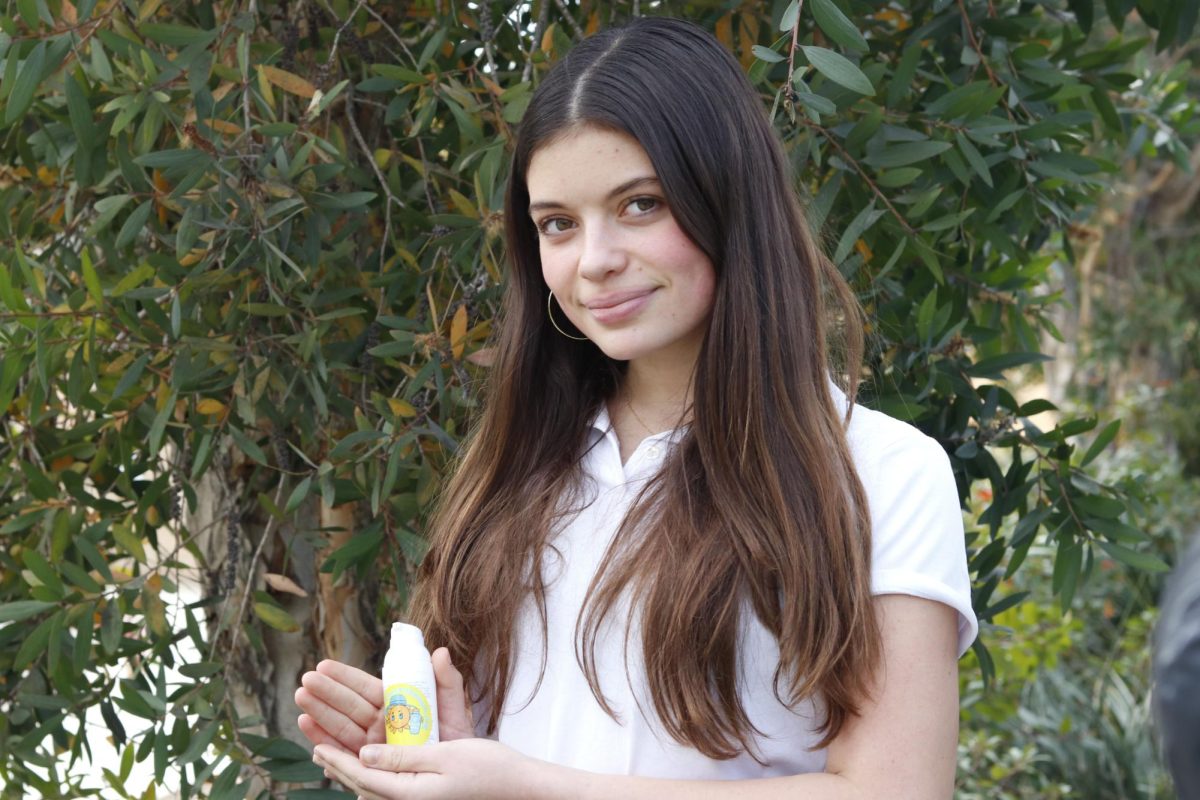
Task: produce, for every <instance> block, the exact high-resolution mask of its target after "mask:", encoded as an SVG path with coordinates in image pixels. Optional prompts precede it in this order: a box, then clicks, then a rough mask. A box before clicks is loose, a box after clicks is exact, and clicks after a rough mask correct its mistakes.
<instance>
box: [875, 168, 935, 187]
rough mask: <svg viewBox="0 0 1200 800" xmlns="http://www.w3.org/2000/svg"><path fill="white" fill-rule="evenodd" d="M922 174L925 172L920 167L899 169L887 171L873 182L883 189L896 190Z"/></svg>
mask: <svg viewBox="0 0 1200 800" xmlns="http://www.w3.org/2000/svg"><path fill="white" fill-rule="evenodd" d="M923 174H925V171H924V170H923V169H921V168H920V167H899V168H898V169H889V170H888V171H887V172H885V173H883V174H882V175H880V176H879V177H878V178H876V179H875V182H876V183H878V184H879V185H880V186H882V187H884V188H885V189H897V188H899V187H901V186H907V185H908V184H910V183H912V182H913V181H915V180H916V179H917V178H919V177H921V176H922V175H923Z"/></svg>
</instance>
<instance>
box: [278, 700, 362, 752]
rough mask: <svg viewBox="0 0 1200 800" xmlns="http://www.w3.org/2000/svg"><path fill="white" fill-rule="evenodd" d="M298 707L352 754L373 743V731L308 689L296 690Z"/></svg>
mask: <svg viewBox="0 0 1200 800" xmlns="http://www.w3.org/2000/svg"><path fill="white" fill-rule="evenodd" d="M296 705H297V706H299V707H300V710H301V711H303V712H304V713H305V714H306V715H308V717H310V718H311V719H312V721H313V723H314V724H316V725H317V726H318V727H320V728H321V730H322V731H324V732H325V733H327V734H329V735H330V736H332V737H333V738H334V740H336V741H337V742H338V743H339V744H340V745H341V746H342V747H343V748H344V749H346V750H349V751H350V752H352V753H356V752H358V750H359V748H360V747H362V746H363V745H365V744H368V743H369V742H370V741H371V735H372V733H371V731H369V730H366V729H364V728H363V726H361V725H359V724H358V723H357V722H355V721H354V720H352V719H350V718H349V717H348V716H346V715H345V714H344V713H342V712H341V711H340V710H338V709H336V708H334V707H332V706H330V705H329V704H328V703H326V702H325V701H324V700H322V699H321V698H319V697H317V696H316V695H315V694H313V693H312V692H310V691H308V689H305V688H300V689H297V690H296ZM377 741H378V740H377ZM314 744H317V742H314Z"/></svg>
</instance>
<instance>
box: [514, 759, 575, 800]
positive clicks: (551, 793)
mask: <svg viewBox="0 0 1200 800" xmlns="http://www.w3.org/2000/svg"><path fill="white" fill-rule="evenodd" d="M528 763H529V769H528V770H527V771H526V774H527V776H528V779H527V780H525V781H523V782H522V783H523V786H522V787H521V791H520V793H519V795H518V797H519V798H520V800H565V799H566V798H571V800H576V798H579V799H582V798H583V797H585V795H586V791H585V788H586V787H585V784H586V780H585V778H586V777H587V775H588V774H587V773H585V772H582V771H580V770H577V769H572V768H570V767H564V766H562V765H561V764H553V763H551V762H549V761H541V760H538V759H535V758H530V759H529V760H528Z"/></svg>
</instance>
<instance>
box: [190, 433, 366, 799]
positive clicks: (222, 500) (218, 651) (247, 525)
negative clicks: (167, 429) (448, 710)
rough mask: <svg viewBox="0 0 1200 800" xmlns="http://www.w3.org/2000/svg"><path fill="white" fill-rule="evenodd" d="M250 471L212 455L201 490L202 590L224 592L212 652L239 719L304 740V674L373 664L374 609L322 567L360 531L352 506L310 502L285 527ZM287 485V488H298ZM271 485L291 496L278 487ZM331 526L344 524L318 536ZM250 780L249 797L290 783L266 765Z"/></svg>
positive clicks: (273, 492)
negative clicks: (267, 613)
mask: <svg viewBox="0 0 1200 800" xmlns="http://www.w3.org/2000/svg"><path fill="white" fill-rule="evenodd" d="M237 457H238V456H237V455H236V454H235V456H234V458H235V459H237ZM251 476H252V470H251V469H250V465H248V464H246V463H242V462H240V461H237V460H235V461H233V462H230V461H229V460H226V461H224V462H219V461H218V460H216V459H215V460H214V464H213V466H212V467H211V468H210V469H209V470H208V472H207V473H206V474H205V475H204V476H202V477H201V478H200V480H199V481H198V482H197V484H196V485H195V487H194V488H195V491H196V497H197V501H198V502H197V505H196V511H195V512H194V513H192V514H189V515H188V518H187V525H188V529H189V530H192V531H199V532H200V534H199V535H198V536H197V545H198V547H199V548H200V550H201V552H202V553H203V555H204V559H205V562H204V563H205V567H204V568H203V569H202V570H201V574H202V584H203V585H202V587H201V588H202V591H203V592H204V594H205V596H209V597H214V596H216V597H221V598H222V600H221V602H219V603H216V604H214V605H213V606H212V607H211V610H210V617H209V619H208V633H209V637H210V641H209V648H210V650H209V653H210V655H213V656H215V657H216V659H217V660H222V661H224V662H225V663H226V664H227V665H228V666H227V669H226V672H225V677H226V681H227V685H228V697H229V701H230V703H231V705H232V707H233V709H234V712H235V714H236V715H237V718H238V719H240V720H257V721H256V722H255V723H254V724H252V725H249V726H243V727H242V729H241V730H242V731H245V732H248V733H253V734H255V735H258V736H271V737H274V736H282V737H285V738H287V739H290V740H292V741H295V742H296V743H298V744H301V745H303V746H307V745H308V742H307V740H306V739H305V738H304V736H303V735H302V734H301V733H300V729H299V727H298V726H297V724H296V719H297V717H298V715H299V713H300V711H299V709H298V708H297V707H296V704H295V699H294V695H295V691H296V688H297V687H298V686H299V685H300V677H301V675H302V674H303V673H304V672H305V671H307V670H310V669H313V668H314V667H315V666H316V664H317V662H319V661H320V660H321V659H322V658H337V659H338V660H341V661H345V662H347V663H351V664H355V665H360V666H366V665H369V664H370V662H371V659H372V654H373V647H372V639H371V637H370V636H369V635H368V634H367V631H368V629H369V626H368V625H366V624H364V619H370V618H371V616H370V613H369V612H370V609H371V607H370V606H369V605H368V606H366V608H365V609H364V605H363V602H362V601H363V599H364V594H363V593H362V592H360V591H359V590H358V587H356V586H355V585H354V583H353V581H352V577H351V576H350V575H349V574H344V575H342V576H341V578H340V580H339V581H337V582H334V581H332V580H331V577H330V575H328V574H325V573H320V572H319V568H320V565H321V563H322V562H323V561H324V560H325V557H326V556H327V555H328V553H329V552H330V551H331V550H332V549H335V548H337V547H339V546H340V545H341V544H344V543H345V542H346V541H347V540H348V539H349V538H350V537H351V536H352V535H353V534H354V530H355V525H354V508H353V507H351V506H340V507H338V508H334V509H329V508H326V507H324V506H323V505H321V504H320V503H318V502H308V503H306V504H305V506H302V507H301V509H300V511H299V513H297V514H295V515H293V516H291V517H290V519H294V520H308V521H309V522H308V523H307V524H305V523H298V524H297V523H292V522H289V523H285V524H283V525H280V524H279V523H278V521H272V520H270V518H269V516H268V515H267V514H265V512H263V511H262V509H261V506H260V505H259V504H258V503H257V502H255V501H253V500H252V499H248V498H255V497H257V495H258V492H259V491H260V489H259V488H258V487H256V486H255V487H249V488H247V486H246V481H247V480H249V479H251ZM256 477H257V476H256ZM285 486H286V489H287V490H289V491H290V488H291V485H290V484H285ZM265 491H266V493H267V494H268V495H269V496H275V497H276V498H278V497H279V496H282V498H283V499H284V500H286V497H287V495H286V493H285V492H282V491H279V488H278V486H276V487H267V488H266V490H265ZM251 502H253V505H250V503H251ZM276 505H277V506H278V505H281V503H280V502H278V500H277V502H276ZM306 511H307V513H305V512H306ZM331 527H340V528H344V530H342V531H335V532H330V533H327V534H322V533H321V530H322V529H326V528H331ZM264 537H265V540H264ZM325 538H328V544H325V543H324V539H325ZM268 575H270V576H271V583H268V580H267V577H266V576H268ZM255 591H270V592H271V594H272V596H273V597H274V598H275V599H276V600H277V601H278V602H279V604H280V605H281V606H283V608H284V609H285V610H286V611H287V612H288V613H289V614H290V615H291V616H292V618H293V619H294V620H296V621H297V622H298V623H299V624H300V630H299V631H297V632H284V631H281V630H277V629H275V628H272V627H270V626H268V625H266V624H264V623H262V622H261V620H259V619H258V618H257V617H256V615H255V612H254V598H253V592H255ZM364 610H366V611H367V612H368V613H367V614H366V615H364V613H363V612H364ZM244 778H246V779H249V780H250V781H251V786H250V789H249V791H248V792H247V795H246V796H248V797H255V796H257V795H258V794H259V793H260V792H261V791H263V790H267V791H269V792H271V793H272V795H277V796H282V794H280V792H281V791H282V790H283V789H285V788H286V786H281V785H279V784H277V783H274V782H272V781H271V780H270V779H269V778H268V776H267V775H266V774H265V773H262V772H261V771H259V770H252V771H251V772H250V773H248V774H247V775H244Z"/></svg>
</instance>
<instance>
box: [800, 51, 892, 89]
mask: <svg viewBox="0 0 1200 800" xmlns="http://www.w3.org/2000/svg"><path fill="white" fill-rule="evenodd" d="M800 49H801V50H803V51H804V57H805V58H807V59H808V63H810V64H812V65H813V67H815V68H816V70H817V72H820V73H821V74H822V75H824V76H825V77H826V78H828V79H829V80H831V81H833V82H834V83H836V84H838V85H839V86H845V87H846V88H847V89H850V90H851V91H854V92H858V93H859V94H863V95H867V96H868V97H869V96H872V95H874V94H875V87H874V86H872V85H871V81H870V79H869V78H867V76H866V75H865V74H864V73H863V71H862V70H861V69H859V68H858V67H857V66H855V65H854V63H853V62H851V61H850V59H848V58H846V57H845V56H843V55H842V54H841V53H835V52H834V51H832V50H827V49H826V48H824V47H814V46H813V45H801V46H800Z"/></svg>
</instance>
